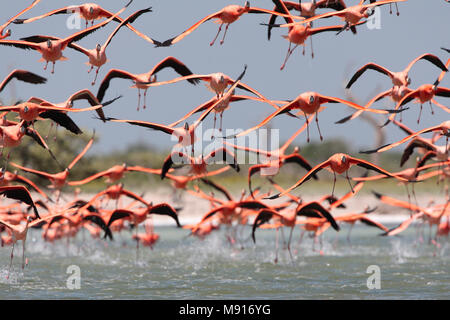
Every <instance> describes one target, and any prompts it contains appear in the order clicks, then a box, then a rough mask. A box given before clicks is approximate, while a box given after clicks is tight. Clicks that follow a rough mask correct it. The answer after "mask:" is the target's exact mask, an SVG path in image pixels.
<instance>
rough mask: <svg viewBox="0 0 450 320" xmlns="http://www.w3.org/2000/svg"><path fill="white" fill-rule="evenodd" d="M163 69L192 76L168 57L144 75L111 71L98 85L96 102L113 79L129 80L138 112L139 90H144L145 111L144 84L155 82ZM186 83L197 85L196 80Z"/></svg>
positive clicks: (180, 64)
mask: <svg viewBox="0 0 450 320" xmlns="http://www.w3.org/2000/svg"><path fill="white" fill-rule="evenodd" d="M165 68H172V69H173V70H174V71H175V72H177V73H178V74H180V75H182V76H188V75H192V72H191V70H189V68H188V67H187V66H186V65H185V64H184V63H182V62H181V61H180V60H178V59H176V58H174V57H170V56H169V57H167V58H164V59H163V60H161V61H160V62H158V63H157V64H156V65H155V66H154V67H153V68H152V69H151V70H150V71H149V72H146V73H141V74H134V73H130V72H128V71H124V70H120V69H111V70H110V71H109V72H108V74H107V75H106V76H105V78H104V79H103V80H102V82H101V84H100V87H99V89H98V92H97V99H98V101H102V100H103V97H104V96H105V93H106V90H107V89H108V88H109V83H110V81H111V80H112V79H114V78H121V79H129V80H132V81H133V82H134V85H133V86H132V88H133V87H136V88H137V89H138V107H137V110H138V111H139V107H140V101H141V90H144V105H143V108H144V109H145V108H146V102H145V100H146V97H147V90H148V85H146V84H148V83H153V82H156V74H157V73H158V72H159V71H161V70H162V69H165ZM188 81H189V82H190V83H192V84H194V85H195V84H197V83H198V80H195V79H189V80H188Z"/></svg>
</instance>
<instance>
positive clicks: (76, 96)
mask: <svg viewBox="0 0 450 320" xmlns="http://www.w3.org/2000/svg"><path fill="white" fill-rule="evenodd" d="M121 97H122V96H121V95H119V96H117V97H116V98H114V99H111V100H109V101H106V102H103V103H100V101H98V99H97V97H96V96H95V95H94V94H93V93H92V92H91V91H90V90H89V89H82V90H78V91H77V92H75V93H73V94H71V95H70V96H69V98H67V99H66V100H65V101H63V102H60V103H51V102H48V101H46V100H44V99H41V98H37V97H31V98H29V99H28V100H27V102H32V103H35V104H39V105H41V106H52V107H60V108H63V109H64V108H72V107H73V103H74V102H75V101H79V100H86V101H87V102H88V103H89V104H90V105H91V107H94V110H95V112H96V113H97V115H98V116H99V118H100V119H101V120H102V121H103V122H106V120H105V114H104V112H103V107H106V106H108V105H110V104H111V103H113V102H114V101H116V100H117V99H120V98H121ZM98 105H101V106H102V107H99V108H95V107H96V106H98ZM62 112H64V111H62Z"/></svg>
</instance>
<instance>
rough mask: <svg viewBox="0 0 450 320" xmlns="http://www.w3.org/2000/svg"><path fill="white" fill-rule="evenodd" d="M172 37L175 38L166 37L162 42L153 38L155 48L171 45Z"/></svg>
mask: <svg viewBox="0 0 450 320" xmlns="http://www.w3.org/2000/svg"><path fill="white" fill-rule="evenodd" d="M173 39H175V38H170V39H167V40H166V41H164V42H160V41H158V40H153V41H154V45H155V48H159V47H170V46H171V45H172V41H173Z"/></svg>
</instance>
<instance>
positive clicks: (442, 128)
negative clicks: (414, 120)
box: [360, 120, 450, 154]
mask: <svg viewBox="0 0 450 320" xmlns="http://www.w3.org/2000/svg"><path fill="white" fill-rule="evenodd" d="M428 132H437V133H440V134H442V135H444V136H446V137H447V141H448V137H449V136H450V120H448V121H444V122H442V123H441V124H438V125H436V126H432V127H429V128H425V129H422V130H419V131H417V132H414V133H412V134H410V135H408V136H407V137H405V138H403V139H401V140H399V141H397V142H394V143H389V144H387V145H384V146H381V147H379V148H377V149H374V150H367V151H360V153H368V154H370V153H375V152H384V151H387V150H390V149H392V148H395V147H397V146H399V145H401V144H403V143H405V142H406V141H408V140H411V139H413V138H415V137H417V136H419V135H421V134H423V133H428ZM446 145H447V143H446Z"/></svg>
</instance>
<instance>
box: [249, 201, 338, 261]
mask: <svg viewBox="0 0 450 320" xmlns="http://www.w3.org/2000/svg"><path fill="white" fill-rule="evenodd" d="M311 215H314V216H315V217H319V218H324V219H326V220H327V221H329V222H330V223H331V225H332V226H333V228H334V229H335V230H336V231H339V229H340V228H339V225H338V224H337V223H336V221H335V220H334V219H333V216H332V215H331V214H330V212H329V211H328V210H326V209H325V208H324V207H322V205H320V204H319V203H318V202H308V203H305V204H300V205H299V206H298V207H297V208H296V209H295V210H291V211H288V212H283V211H280V212H277V211H275V210H271V209H262V210H260V211H259V212H258V214H257V216H256V218H255V220H254V222H253V227H252V239H253V242H256V240H255V231H256V229H257V228H258V227H259V226H261V225H262V224H264V223H267V222H268V221H269V220H270V219H272V218H274V217H275V218H277V221H276V225H277V226H278V227H281V226H286V227H289V228H291V230H290V233H289V240H288V242H287V249H288V252H289V255H290V257H291V261H293V257H292V253H291V248H290V244H291V240H292V232H293V231H294V227H295V226H296V221H297V216H311ZM278 227H277V239H276V248H277V254H276V256H275V263H277V261H278Z"/></svg>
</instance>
